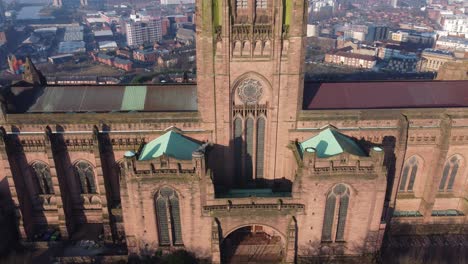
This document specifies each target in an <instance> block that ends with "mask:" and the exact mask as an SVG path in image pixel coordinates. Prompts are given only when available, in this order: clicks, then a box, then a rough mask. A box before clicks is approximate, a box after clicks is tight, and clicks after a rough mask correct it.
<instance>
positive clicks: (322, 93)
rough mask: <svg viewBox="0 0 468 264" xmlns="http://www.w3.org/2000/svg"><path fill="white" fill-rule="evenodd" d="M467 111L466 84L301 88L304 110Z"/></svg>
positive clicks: (392, 83) (389, 83)
mask: <svg viewBox="0 0 468 264" xmlns="http://www.w3.org/2000/svg"><path fill="white" fill-rule="evenodd" d="M453 107H468V81H396V82H395V81H385V82H383V81H382V82H339V83H338V82H337V83H316V82H306V83H305V84H304V97H303V110H333V109H392V108H395V109H397V108H453Z"/></svg>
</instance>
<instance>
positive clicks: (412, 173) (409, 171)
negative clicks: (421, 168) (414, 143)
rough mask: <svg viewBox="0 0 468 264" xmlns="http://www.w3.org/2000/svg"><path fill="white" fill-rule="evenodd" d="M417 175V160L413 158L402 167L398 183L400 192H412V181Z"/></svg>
mask: <svg viewBox="0 0 468 264" xmlns="http://www.w3.org/2000/svg"><path fill="white" fill-rule="evenodd" d="M417 173H418V159H417V158H416V157H415V156H412V157H411V158H409V159H408V160H407V161H406V163H405V166H404V167H403V174H402V175H401V181H400V188H399V191H400V192H412V191H413V186H414V181H415V180H416V175H417ZM408 177H409V179H408Z"/></svg>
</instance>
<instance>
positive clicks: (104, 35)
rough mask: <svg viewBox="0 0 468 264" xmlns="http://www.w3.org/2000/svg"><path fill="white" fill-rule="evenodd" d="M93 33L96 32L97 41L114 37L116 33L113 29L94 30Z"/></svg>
mask: <svg viewBox="0 0 468 264" xmlns="http://www.w3.org/2000/svg"><path fill="white" fill-rule="evenodd" d="M93 34H94V39H95V40H97V41H105V40H113V39H114V33H112V30H110V29H105V30H96V31H94V32H93Z"/></svg>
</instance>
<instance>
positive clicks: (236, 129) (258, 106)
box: [232, 76, 268, 184]
mask: <svg viewBox="0 0 468 264" xmlns="http://www.w3.org/2000/svg"><path fill="white" fill-rule="evenodd" d="M265 86H266V85H265V83H263V82H262V81H261V80H260V79H259V78H255V77H250V76H248V77H245V78H243V79H241V80H240V81H238V82H237V84H236V87H237V88H236V89H235V90H234V93H233V96H234V98H233V99H234V102H233V103H234V105H233V113H232V114H233V124H232V125H233V143H234V144H233V145H234V151H235V155H234V158H235V161H234V162H235V166H236V169H235V172H236V179H237V180H236V183H238V184H245V183H247V182H250V181H252V180H257V179H263V178H265V177H266V175H265V164H264V162H265V157H264V156H265V154H264V153H265V148H266V142H265V141H266V138H267V133H268V131H267V121H268V119H267V117H268V103H267V102H266V100H265V99H266V98H265V97H266V94H265V93H266V92H267V89H266V87H265ZM239 168H240V169H239Z"/></svg>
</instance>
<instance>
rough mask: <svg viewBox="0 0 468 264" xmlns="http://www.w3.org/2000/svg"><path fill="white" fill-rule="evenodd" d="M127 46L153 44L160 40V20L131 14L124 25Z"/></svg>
mask: <svg viewBox="0 0 468 264" xmlns="http://www.w3.org/2000/svg"><path fill="white" fill-rule="evenodd" d="M125 30H126V33H127V44H128V45H129V46H135V45H141V44H145V43H154V42H157V41H160V40H161V37H162V34H161V33H162V30H161V18H160V17H152V16H142V15H141V14H132V15H131V16H130V19H128V20H127V21H126V23H125Z"/></svg>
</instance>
